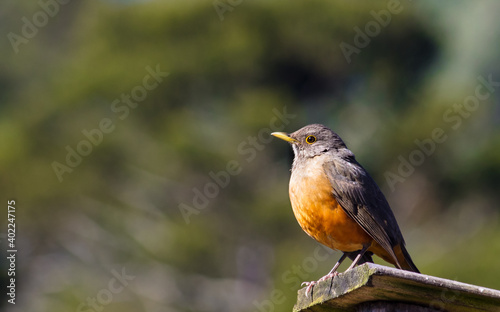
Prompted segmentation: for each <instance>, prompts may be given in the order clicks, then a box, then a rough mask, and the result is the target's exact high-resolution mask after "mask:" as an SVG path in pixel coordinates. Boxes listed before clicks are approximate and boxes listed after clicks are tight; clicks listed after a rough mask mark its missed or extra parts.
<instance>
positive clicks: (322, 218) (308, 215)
mask: <svg viewBox="0 0 500 312" xmlns="http://www.w3.org/2000/svg"><path fill="white" fill-rule="evenodd" d="M312 164H314V163H312ZM309 165H311V162H310V163H309ZM300 172H301V174H300V175H299V174H296V173H295V172H292V177H291V179H290V188H289V193H290V201H291V204H292V209H293V212H294V214H295V218H296V219H297V221H298V222H299V224H300V226H301V227H302V229H303V230H304V231H305V232H306V233H307V234H308V235H309V236H311V237H312V238H314V239H315V240H317V241H318V242H320V243H322V244H324V245H326V246H328V247H330V248H333V249H337V250H341V251H345V252H350V251H356V250H360V249H361V248H362V247H363V245H366V244H370V243H371V242H372V241H373V239H372V238H371V237H370V236H369V235H368V234H367V233H366V232H365V231H364V230H363V229H362V228H361V227H360V226H359V225H358V224H357V223H356V221H354V220H353V219H352V218H351V217H349V216H348V215H347V214H346V213H345V212H344V210H343V209H342V207H340V205H339V204H338V203H337V201H336V200H335V197H334V196H333V194H332V189H331V184H330V181H329V180H328V178H327V177H326V175H325V174H324V172H323V169H322V167H321V166H314V165H312V166H308V168H307V170H300Z"/></svg>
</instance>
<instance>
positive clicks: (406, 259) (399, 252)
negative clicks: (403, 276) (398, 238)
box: [394, 243, 420, 273]
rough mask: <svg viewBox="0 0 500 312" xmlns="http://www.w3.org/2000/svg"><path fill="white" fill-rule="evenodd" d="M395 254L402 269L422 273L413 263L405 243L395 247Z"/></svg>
mask: <svg viewBox="0 0 500 312" xmlns="http://www.w3.org/2000/svg"><path fill="white" fill-rule="evenodd" d="M394 253H395V254H396V257H397V259H398V262H399V265H400V266H401V269H403V270H407V271H412V272H416V273H420V271H419V270H418V269H417V266H416V265H415V263H413V260H411V257H410V254H409V253H408V251H407V250H406V247H405V246H404V244H403V243H401V244H399V245H396V246H395V247H394Z"/></svg>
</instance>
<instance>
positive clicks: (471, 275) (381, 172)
mask: <svg viewBox="0 0 500 312" xmlns="http://www.w3.org/2000/svg"><path fill="white" fill-rule="evenodd" d="M48 2H50V1H48ZM44 3H45V2H44ZM51 3H54V2H51ZM230 3H232V5H230ZM388 3H389V2H386V1H377V2H373V1H361V2H356V3H354V4H352V3H347V2H343V1H330V2H326V1H317V0H313V1H307V2H300V1H283V0H282V1H273V2H269V1H240V2H237V1H233V2H226V1H215V2H213V3H212V2H207V1H169V2H163V1H135V2H134V1H118V0H115V1H90V2H69V3H68V4H65V5H60V6H58V12H57V14H53V15H54V16H53V17H52V16H51V17H48V19H47V22H46V23H45V24H44V25H43V26H42V27H38V29H37V33H36V35H34V36H33V37H32V38H29V39H28V40H27V42H26V43H22V44H19V45H18V46H17V50H18V51H17V53H16V52H15V51H16V48H14V46H13V45H12V44H11V42H10V41H9V39H8V38H9V37H8V34H9V33H16V34H18V35H22V31H23V30H22V29H23V25H24V23H25V22H24V20H23V17H26V18H27V20H31V21H32V19H33V17H34V16H35V15H36V14H39V12H40V11H41V10H42V8H41V6H40V4H39V3H38V2H28V1H22V2H16V3H4V4H2V7H3V10H1V13H0V16H1V19H0V25H1V28H2V34H3V38H4V40H2V41H1V42H0V51H1V53H2V58H1V59H0V143H1V146H2V148H1V150H0V169H1V172H2V174H1V176H0V185H1V189H2V190H3V192H2V194H3V200H4V203H5V202H6V201H7V200H8V199H15V200H16V203H17V204H16V207H17V212H16V213H17V219H16V221H17V225H18V227H17V228H18V235H17V244H18V249H19V253H18V259H17V261H18V262H17V272H18V287H17V302H18V304H16V306H15V308H12V306H10V305H9V304H7V303H6V300H2V302H1V303H0V305H4V306H8V308H10V310H12V311H16V310H19V311H33V310H37V311H99V309H98V308H94V307H92V306H91V305H89V304H88V302H87V300H88V298H97V303H98V304H99V303H101V304H100V305H99V306H98V307H99V308H100V309H104V310H105V311H258V310H259V307H261V309H264V307H266V308H267V309H268V310H269V309H271V308H272V311H290V310H291V308H292V306H293V304H294V302H295V298H296V291H297V290H298V289H299V281H304V280H313V279H318V278H319V277H321V276H322V275H323V274H325V273H327V272H328V271H329V270H330V268H331V266H332V265H333V264H334V262H335V261H336V260H337V257H338V256H340V254H339V253H338V252H335V253H333V254H332V255H331V256H330V257H329V258H328V259H326V260H325V259H324V258H323V257H321V259H322V260H321V261H320V260H319V258H314V257H315V256H314V255H317V254H318V249H317V248H318V246H319V245H318V244H317V243H315V242H314V241H312V240H311V239H310V238H309V237H307V236H306V235H305V234H304V233H303V232H302V231H301V230H300V228H299V227H298V226H297V224H296V221H295V219H294V217H293V214H292V212H291V209H290V204H289V200H288V194H287V183H288V178H289V171H288V170H289V167H290V165H291V160H292V153H291V149H290V148H289V146H287V145H286V144H285V143H283V142H281V141H279V142H278V141H277V140H269V139H268V137H267V136H266V135H265V134H266V133H265V132H263V131H266V130H265V128H269V127H271V126H272V121H273V120H274V119H273V118H276V115H277V114H276V111H279V112H283V111H286V112H287V113H288V114H292V115H293V116H294V117H293V118H290V119H289V121H287V124H286V125H284V128H283V130H284V131H289V132H292V131H294V130H296V129H298V128H300V127H302V126H304V125H306V124H309V123H324V124H326V125H328V126H330V127H331V128H332V129H333V130H334V131H336V132H338V133H339V134H340V135H341V136H342V137H343V138H344V140H345V141H346V142H347V144H348V146H349V147H350V148H351V149H352V150H353V151H354V152H355V153H356V155H357V158H358V160H359V161H360V162H361V163H362V164H363V165H364V166H365V167H366V168H367V169H368V171H369V172H371V174H372V175H373V176H374V178H375V179H376V180H377V181H378V183H379V185H380V186H381V188H382V189H383V191H384V193H385V194H386V196H387V198H388V200H389V202H390V203H391V206H392V207H393V210H394V211H395V214H396V216H397V217H398V220H399V222H400V227H401V228H402V231H403V233H404V234H405V238H406V241H407V245H408V249H409V250H410V253H411V254H412V257H413V258H414V261H415V263H416V264H417V266H419V268H420V270H421V271H422V272H423V273H427V274H432V275H436V276H440V277H445V278H450V279H456V280H459V281H462V282H468V283H473V284H478V285H482V286H486V287H491V288H497V289H498V288H500V281H499V280H498V279H497V278H496V276H498V274H499V273H500V271H499V269H498V267H497V265H496V264H497V262H498V261H497V254H498V252H499V250H498V246H500V230H499V215H498V212H499V205H498V202H499V201H500V195H499V193H498V190H499V185H500V183H499V181H500V180H499V179H500V131H499V126H498V125H499V122H500V108H499V97H498V92H499V91H498V89H494V90H493V92H491V93H489V96H488V98H487V99H485V100H484V101H480V103H479V105H478V106H477V107H476V108H475V109H474V110H472V111H470V112H466V113H467V114H465V113H463V114H460V113H459V112H458V111H457V110H456V109H455V110H453V109H454V107H453V104H454V103H458V104H462V103H464V100H465V99H466V98H467V97H468V96H473V95H474V94H475V90H476V87H477V86H478V84H479V81H478V78H477V77H479V76H481V77H484V79H486V80H488V77H489V76H491V77H492V80H493V81H499V80H500V70H499V64H500V53H499V51H498V46H499V45H500V42H499V41H500V22H499V21H498V18H497V14H496V13H497V12H498V10H499V9H500V5H499V3H497V2H495V1H476V2H465V1H453V2H452V1H441V2H439V3H434V2H432V1H418V2H407V1H402V2H401V3H400V6H401V7H400V9H401V12H400V13H397V14H392V15H391V16H390V22H389V23H388V24H387V26H385V27H384V26H380V24H379V27H380V31H379V33H377V34H376V35H374V36H373V37H372V38H370V42H369V43H368V44H367V45H366V47H363V48H360V49H359V53H357V54H356V53H354V54H352V55H350V62H348V61H347V59H346V58H345V56H344V55H343V53H342V50H341V48H340V44H341V43H342V42H345V43H348V44H350V45H355V42H354V40H355V36H356V30H355V28H356V27H359V29H361V30H362V31H366V30H365V29H366V26H367V25H368V23H369V22H370V21H375V18H374V15H380V11H381V10H386V11H387V10H388ZM224 5H225V6H224ZM228 6H229V7H228ZM52 9H54V7H53V8H52ZM224 9H228V10H224ZM217 10H222V11H224V12H223V13H221V11H219V13H218V11H217ZM221 14H222V15H221ZM221 16H222V18H221ZM148 68H149V70H148ZM151 70H159V71H161V72H165V73H167V72H168V76H165V77H163V78H162V79H161V81H160V82H159V83H158V86H157V87H155V88H152V90H148V91H147V93H146V95H145V99H143V100H142V101H136V104H137V105H135V106H134V105H131V106H127V105H126V104H125V102H124V100H123V99H124V98H123V95H125V96H127V95H130V94H139V93H134V92H138V91H134V90H139V89H137V88H138V86H143V84H144V79H146V78H147V76H148V75H151V74H150V71H151ZM147 79H149V78H147ZM148 81H149V82H150V83H152V82H154V80H152V79H149V80H148ZM116 102H118V105H117V106H115V110H113V103H116ZM115 105H116V104H115ZM116 108H119V109H121V111H120V112H117V111H116ZM125 109H127V110H128V114H127V115H125ZM450 109H451V110H452V111H451V112H449V110H450ZM447 112H448V114H449V115H446V114H447ZM447 116H448V118H447ZM450 116H453V117H454V118H455V119H453V121H450V120H449V118H450ZM457 116H459V119H457ZM106 118H108V119H109V120H111V122H112V126H113V128H112V129H113V130H112V131H111V132H110V133H104V134H103V136H102V143H99V144H97V145H93V146H92V148H91V151H90V153H89V154H88V155H87V156H82V160H81V163H80V164H79V165H77V166H75V167H74V168H71V170H72V171H71V172H70V173H68V172H66V173H64V174H63V175H62V181H61V182H60V181H59V180H58V177H57V174H56V173H55V172H54V170H53V166H52V164H53V162H59V163H61V164H63V165H66V157H67V154H68V151H67V149H66V148H67V146H69V147H70V148H72V149H77V148H78V146H79V144H83V143H81V142H82V141H84V140H86V137H85V135H84V134H83V131H91V130H92V129H97V128H98V127H99V124H100V123H101V122H102V120H104V119H106ZM459 121H460V124H458V122H459ZM277 125H279V126H281V125H282V124H281V123H280V121H278V122H277ZM455 126H456V127H455ZM436 128H441V129H443V131H444V133H445V135H446V140H445V141H444V142H443V143H439V144H438V143H436V146H435V150H434V151H433V152H432V153H430V155H428V156H427V155H426V156H425V159H424V161H423V163H422V164H421V165H418V166H415V171H414V172H413V173H412V174H411V175H409V176H408V177H405V178H403V180H404V181H403V182H401V183H396V184H394V185H393V186H392V187H391V185H390V183H388V181H387V173H388V172H392V173H394V174H398V170H399V169H398V168H399V166H400V162H401V160H400V159H401V157H402V158H404V159H406V160H408V159H409V157H410V155H411V153H412V152H414V151H415V150H417V149H418V146H417V145H416V143H415V140H420V141H424V140H429V139H431V138H432V133H433V131H434V130H435V129H436ZM455 128H456V129H455ZM263 129H264V130H263ZM259 133H261V134H260V135H261V138H260V139H259ZM262 135H263V136H262ZM255 138H256V139H255ZM252 140H253V141H252ZM232 161H233V162H232ZM234 161H236V162H237V163H238V168H239V170H241V171H240V172H238V173H237V174H234V175H228V176H229V179H230V180H229V181H228V183H227V186H225V187H223V188H219V189H218V190H214V189H212V191H210V189H209V192H213V194H214V196H213V198H207V200H206V201H207V202H206V203H204V202H203V200H202V199H199V198H198V200H199V201H200V203H201V204H200V206H204V207H203V208H202V209H199V210H198V209H196V213H195V214H192V215H190V216H189V217H188V220H189V223H188V224H187V223H186V219H185V218H184V217H183V215H182V213H181V211H180V208H179V205H180V204H185V205H189V206H191V207H194V204H193V200H195V196H196V190H199V191H200V192H204V190H205V189H206V187H207V185H209V183H213V182H214V180H213V178H212V176H211V174H210V173H212V175H214V174H219V177H221V175H224V174H223V173H221V172H226V170H227V169H226V168H227V166H228V164H229V163H231V162H232V163H234ZM208 187H209V188H210V186H208ZM205 206H206V207H205ZM193 209H195V208H193ZM4 215H5V214H4ZM1 220H2V222H1V230H0V231H2V233H4V232H3V231H4V229H6V228H7V226H6V221H5V219H4V217H2V219H1ZM1 239H2V249H3V250H6V249H7V247H6V245H5V242H6V240H5V239H6V236H5V235H3V236H2V237H1ZM319 250H320V251H321V250H322V249H319ZM324 252H326V251H321V255H324ZM311 257H312V258H311ZM311 259H312V260H311ZM314 259H315V260H314ZM313 260H314V261H313ZM1 261H2V262H1V275H0V276H1V278H2V280H6V279H7V276H6V272H7V269H6V268H7V263H6V262H5V257H2V260H1ZM311 261H312V262H311ZM380 263H382V262H380ZM343 268H344V269H345V268H346V266H345V267H344V266H343ZM122 269H124V270H125V271H126V272H127V274H129V275H132V276H133V277H134V278H133V279H131V280H130V281H129V282H128V284H127V285H126V286H124V287H123V289H122V290H121V291H119V292H117V293H116V294H113V295H112V298H111V299H110V301H109V302H106V300H107V299H109V298H108V297H106V296H105V294H106V289H108V287H109V286H108V285H109V282H110V280H111V279H112V278H113V277H114V275H113V273H112V272H122ZM113 270H114V271H113ZM108 293H109V291H108ZM273 298H274V299H275V304H273V305H272V307H271V306H267V305H266V304H268V303H269V302H271V301H272V300H273ZM270 300H271V301H270ZM103 302H105V304H103Z"/></svg>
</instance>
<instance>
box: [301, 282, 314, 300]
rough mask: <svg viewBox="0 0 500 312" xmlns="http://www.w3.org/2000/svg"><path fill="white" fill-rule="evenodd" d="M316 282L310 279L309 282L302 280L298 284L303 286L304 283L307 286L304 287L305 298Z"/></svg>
mask: <svg viewBox="0 0 500 312" xmlns="http://www.w3.org/2000/svg"><path fill="white" fill-rule="evenodd" d="M316 283H317V282H315V281H310V282H302V284H300V286H304V285H306V286H307V288H306V298H308V297H309V294H311V295H312V290H313V288H314V285H316Z"/></svg>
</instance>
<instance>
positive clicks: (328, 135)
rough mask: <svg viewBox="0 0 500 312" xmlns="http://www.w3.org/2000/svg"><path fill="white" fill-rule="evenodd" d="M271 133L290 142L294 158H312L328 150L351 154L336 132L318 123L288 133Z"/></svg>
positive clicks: (346, 154)
mask: <svg viewBox="0 0 500 312" xmlns="http://www.w3.org/2000/svg"><path fill="white" fill-rule="evenodd" d="M272 135H273V136H275V137H277V138H280V139H282V140H285V141H287V142H289V143H290V144H292V147H293V152H294V154H295V157H296V158H312V157H315V156H319V155H321V154H324V153H326V152H329V151H331V152H334V153H339V156H351V157H352V156H353V155H352V152H351V151H349V150H348V149H347V147H346V145H345V143H344V141H342V139H341V138H340V137H339V136H338V134H336V133H335V132H333V131H332V130H330V129H329V128H327V127H325V126H323V125H320V124H312V125H307V126H305V127H303V128H301V129H299V130H297V131H295V132H293V133H290V134H288V133H284V132H273V133H272Z"/></svg>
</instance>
